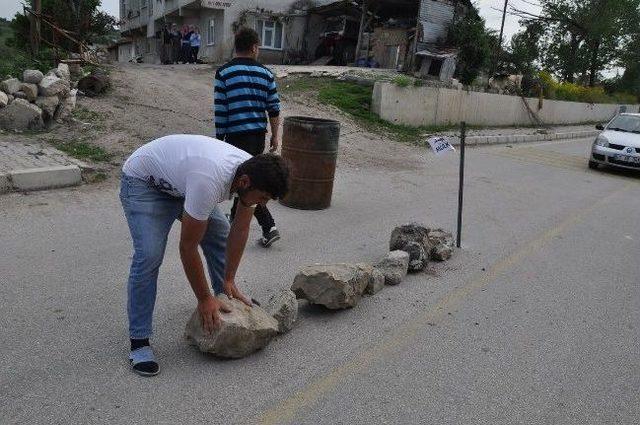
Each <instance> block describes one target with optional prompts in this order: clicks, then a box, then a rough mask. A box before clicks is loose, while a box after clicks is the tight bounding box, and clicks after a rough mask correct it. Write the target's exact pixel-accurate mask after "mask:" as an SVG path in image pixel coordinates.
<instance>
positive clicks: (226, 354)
mask: <svg viewBox="0 0 640 425" xmlns="http://www.w3.org/2000/svg"><path fill="white" fill-rule="evenodd" d="M217 298H218V299H219V300H220V301H222V302H224V303H225V304H226V305H227V306H228V307H229V308H230V309H231V312H230V313H221V314H220V317H221V325H220V327H219V329H217V330H215V331H213V332H212V333H211V334H206V333H205V331H204V329H203V328H202V317H201V316H200V312H199V311H198V310H196V311H195V312H194V313H193V314H192V315H191V319H190V320H189V322H188V323H187V327H186V329H185V334H184V336H185V338H186V339H187V340H188V341H189V343H190V344H191V345H195V346H197V347H198V348H199V349H200V351H202V352H204V353H210V354H213V355H215V356H218V357H223V358H231V359H239V358H242V357H246V356H248V355H249V354H251V353H253V352H255V351H257V350H259V349H261V348H263V347H265V346H266V345H267V344H269V342H270V341H271V339H272V338H273V337H274V336H275V335H276V334H277V333H278V322H277V321H276V319H274V318H273V317H271V316H269V315H268V314H267V312H266V311H264V310H263V309H262V308H260V307H258V306H254V307H249V306H247V305H245V304H244V303H242V302H241V301H238V300H235V299H233V300H230V299H229V298H227V297H226V296H225V295H219V296H218V297H217Z"/></svg>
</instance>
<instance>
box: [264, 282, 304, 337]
mask: <svg viewBox="0 0 640 425" xmlns="http://www.w3.org/2000/svg"><path fill="white" fill-rule="evenodd" d="M265 310H266V311H267V313H269V315H271V317H273V318H274V319H276V320H277V321H278V332H280V333H285V332H289V331H290V330H291V329H293V324H294V323H295V321H296V319H297V318H298V300H297V299H296V294H294V293H293V292H291V291H290V290H288V289H283V290H282V291H280V292H279V293H277V294H275V295H274V296H272V297H271V298H270V299H269V302H268V303H267V306H266V307H265Z"/></svg>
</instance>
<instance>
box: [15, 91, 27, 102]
mask: <svg viewBox="0 0 640 425" xmlns="http://www.w3.org/2000/svg"><path fill="white" fill-rule="evenodd" d="M13 97H14V98H15V99H24V100H26V101H28V100H27V94H26V93H25V92H23V91H22V90H21V91H17V92H15V93H14V94H13Z"/></svg>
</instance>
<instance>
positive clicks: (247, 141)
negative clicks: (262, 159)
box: [224, 132, 276, 235]
mask: <svg viewBox="0 0 640 425" xmlns="http://www.w3.org/2000/svg"><path fill="white" fill-rule="evenodd" d="M224 141H225V142H227V143H229V144H230V145H233V146H235V147H237V148H239V149H242V150H243V151H245V152H247V153H249V154H251V155H253V156H256V155H260V154H261V153H263V152H264V147H265V133H262V132H261V133H243V134H237V135H236V134H228V135H227V136H225V138H224ZM237 208H238V197H235V198H233V206H232V207H231V219H232V220H233V217H235V215H236V209H237ZM253 215H254V216H255V217H256V220H258V224H259V225H260V227H262V233H263V234H265V235H266V234H267V233H269V231H270V230H271V228H272V227H274V226H275V225H276V223H275V221H274V220H273V217H272V216H271V213H270V212H269V210H268V209H267V207H266V206H262V205H258V206H256V209H255V211H254V213H253Z"/></svg>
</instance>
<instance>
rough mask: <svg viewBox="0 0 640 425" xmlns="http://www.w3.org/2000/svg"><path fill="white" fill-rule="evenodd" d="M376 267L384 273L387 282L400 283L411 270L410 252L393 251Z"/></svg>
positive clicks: (391, 283)
mask: <svg viewBox="0 0 640 425" xmlns="http://www.w3.org/2000/svg"><path fill="white" fill-rule="evenodd" d="M375 267H376V269H378V270H379V271H380V272H381V273H382V274H383V276H384V283H385V284H387V285H398V284H400V282H402V279H404V278H405V276H406V275H407V271H408V270H409V254H408V253H407V252H405V251H400V250H397V251H391V252H390V253H389V254H388V255H387V256H386V258H384V259H383V260H382V261H380V262H379V263H378V264H376V266H375Z"/></svg>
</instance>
